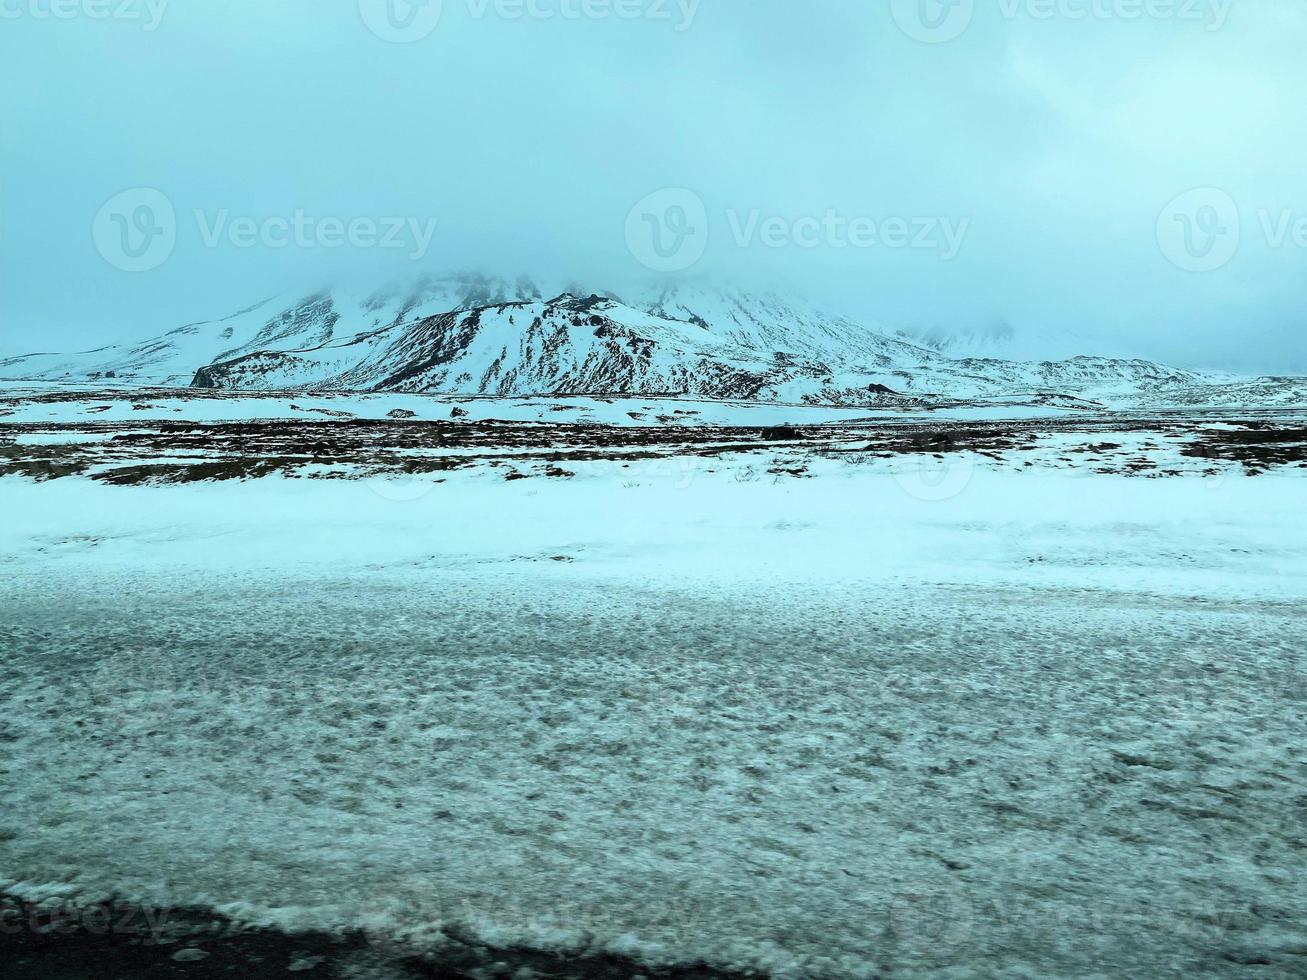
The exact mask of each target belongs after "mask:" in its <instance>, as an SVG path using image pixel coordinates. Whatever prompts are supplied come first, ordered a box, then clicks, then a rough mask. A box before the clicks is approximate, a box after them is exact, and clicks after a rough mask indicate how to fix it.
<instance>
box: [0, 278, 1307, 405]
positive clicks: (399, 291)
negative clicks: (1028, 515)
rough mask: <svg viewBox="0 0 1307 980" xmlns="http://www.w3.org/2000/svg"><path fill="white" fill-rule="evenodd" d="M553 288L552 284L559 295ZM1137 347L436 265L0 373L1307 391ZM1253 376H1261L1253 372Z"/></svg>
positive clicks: (629, 390) (676, 387)
mask: <svg viewBox="0 0 1307 980" xmlns="http://www.w3.org/2000/svg"><path fill="white" fill-rule="evenodd" d="M546 297H551V298H546ZM1272 380H1273V379H1233V378H1225V377H1220V376H1216V375H1204V374H1200V373H1198V372H1193V371H1187V370H1181V369H1176V368H1170V367H1167V366H1165V365H1162V364H1157V363H1155V362H1152V361H1147V360H1143V359H1140V358H1120V357H1105V356H1101V355H1080V356H1076V357H1070V358H1067V359H1065V360H1058V361H1017V360H1005V359H1002V358H996V357H987V356H964V357H953V356H949V355H948V354H947V353H945V352H943V351H940V350H937V349H933V348H932V347H930V346H927V345H925V344H921V343H915V342H913V341H912V340H911V339H909V338H907V337H904V336H902V335H899V336H890V335H887V334H885V333H882V332H879V331H877V330H873V329H871V328H868V327H865V326H862V325H860V324H857V323H854V322H853V321H851V320H847V319H845V318H843V317H840V316H837V315H834V314H831V313H828V312H825V311H823V310H821V309H819V308H817V307H814V306H811V305H809V304H807V303H806V302H805V301H802V300H798V299H796V298H793V297H787V296H781V295H780V294H778V293H775V292H768V291H764V292H750V291H745V290H741V289H736V288H730V287H721V286H712V285H704V284H695V283H689V284H685V283H682V284H655V285H652V286H646V287H642V288H639V289H636V290H633V291H626V292H624V293H622V292H613V291H598V290H593V289H587V288H584V287H581V286H579V285H578V284H575V283H571V284H568V285H567V286H566V287H564V288H563V289H562V290H561V291H560V292H557V293H553V292H552V291H550V290H544V289H542V288H541V287H540V286H539V285H538V284H537V283H536V282H535V281H533V280H531V279H529V278H527V277H517V278H516V279H514V280H509V279H505V278H500V277H494V276H486V275H446V276H424V277H421V278H419V279H416V280H411V281H403V282H397V283H389V284H386V285H385V286H382V287H380V288H372V289H365V290H362V291H351V290H346V289H343V288H334V289H324V290H318V291H314V292H310V293H308V294H306V295H298V296H296V297H295V298H289V297H271V298H269V299H265V300H263V301H261V302H259V303H255V304H253V305H251V306H247V307H245V308H244V309H242V310H239V311H237V312H236V313H233V314H230V315H228V316H226V317H223V318H221V319H217V320H211V321H201V322H195V323H189V324H186V325H184V326H181V327H177V328H175V329H173V330H170V331H168V332H166V333H164V334H162V335H159V336H157V337H154V338H149V339H147V340H144V341H141V342H139V343H136V344H113V345H107V346H104V347H100V348H97V349H96V350H93V351H87V352H83V353H79V354H53V353H41V354H29V355H25V356H22V357H14V358H8V359H5V360H0V381H3V382H9V383H15V382H37V383H43V384H70V385H76V384H90V383H104V382H106V381H113V382H115V383H122V384H131V385H143V386H144V385H149V386H164V387H198V388H222V389H228V390H250V391H269V390H292V391H294V390H322V391H360V392H385V391H395V392H429V393H437V394H450V395H547V394H558V393H562V392H567V393H569V394H636V395H650V396H652V395H655V394H677V395H686V396H691V397H701V398H739V399H751V400H760V401H777V402H795V403H808V404H829V405H842V404H869V405H885V404H891V403H897V404H901V405H904V406H912V405H930V404H934V403H938V402H939V401H941V400H949V399H953V400H957V399H973V398H992V397H996V396H1024V397H1029V398H1066V399H1071V400H1079V401H1089V402H1095V403H1098V404H1101V405H1134V404H1150V403H1151V404H1161V403H1169V402H1174V403H1175V404H1195V403H1198V402H1201V401H1203V399H1204V398H1208V399H1215V401H1216V402H1217V403H1221V402H1222V401H1223V400H1225V401H1226V403H1233V402H1230V401H1228V399H1226V397H1225V396H1223V395H1221V394H1220V390H1222V389H1230V390H1243V391H1245V392H1251V391H1257V392H1258V393H1259V397H1280V396H1277V395H1276V393H1275V391H1271V390H1270V389H1275V390H1276V391H1279V390H1280V389H1284V391H1283V392H1282V396H1283V397H1287V398H1289V399H1290V400H1292V399H1301V400H1303V401H1307V387H1305V386H1304V383H1303V379H1288V380H1281V381H1280V382H1279V383H1278V384H1275V385H1273V384H1271V383H1270V382H1271V381H1272ZM1249 386H1251V387H1249Z"/></svg>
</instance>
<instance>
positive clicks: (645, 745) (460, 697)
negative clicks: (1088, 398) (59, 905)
mask: <svg viewBox="0 0 1307 980" xmlns="http://www.w3.org/2000/svg"><path fill="white" fill-rule="evenodd" d="M830 466H831V467H832V470H831V471H830V472H821V473H818V474H817V478H815V479H806V480H796V479H776V480H774V479H773V478H772V477H771V476H766V475H764V476H761V477H759V476H758V475H757V474H756V473H755V472H754V471H753V470H752V469H751V468H744V469H739V468H737V469H734V470H732V469H730V468H726V469H721V470H718V471H717V472H712V473H706V474H705V473H700V474H698V475H697V476H696V477H695V478H693V479H689V478H687V477H686V475H685V474H683V473H677V472H671V471H669V472H667V473H665V474H652V475H648V474H646V475H643V476H641V475H634V476H623V475H620V474H618V473H616V472H614V473H609V474H599V475H594V476H582V477H578V478H577V479H574V480H543V479H540V480H520V481H514V482H506V481H504V480H503V479H502V476H498V475H495V474H492V473H488V472H484V471H475V472H474V471H469V472H466V473H462V472H460V473H453V474H451V475H450V478H449V479H448V480H447V481H446V482H444V483H441V484H439V485H436V484H434V483H432V484H429V485H425V484H422V483H421V482H420V481H418V482H416V483H414V482H410V483H406V484H401V485H391V484H385V483H382V484H378V483H376V482H375V481H365V480H359V481H316V480H284V479H281V478H265V479H259V480H252V481H248V482H228V483H216V484H215V483H196V484H188V485H177V486H166V487H148V486H134V487H125V488H124V487H112V486H105V485H101V484H96V483H92V482H90V481H86V480H82V479H72V478H70V479H62V480H55V481H52V482H48V483H41V484H38V483H34V482H30V481H27V480H24V479H18V478H6V479H3V480H0V513H3V514H4V515H5V518H4V520H3V522H0V562H3V568H2V569H0V572H2V573H3V574H2V575H0V583H3V584H0V652H2V655H3V663H2V667H3V669H2V670H0V746H3V755H2V756H0V800H3V804H0V891H8V892H9V893H11V894H16V895H20V896H27V897H29V898H33V899H40V898H43V897H46V898H52V899H58V900H68V901H85V902H91V901H95V900H98V899H101V898H104V897H105V896H108V895H111V894H114V895H117V896H120V897H122V898H126V899H130V900H134V901H140V902H145V903H150V904H153V905H158V906H171V905H187V906H194V905H200V906H208V907H212V908H214V909H217V910H220V911H222V912H224V913H226V914H228V915H231V916H234V917H236V918H238V919H241V920H243V921H248V922H251V923H263V924H268V925H275V926H277V927H280V928H284V929H287V930H309V929H327V930H349V929H364V930H366V935H367V936H368V937H370V940H371V941H372V942H373V945H374V949H373V950H371V953H375V957H374V960H375V961H376V962H381V961H384V960H385V958H386V957H388V956H389V957H392V958H394V959H396V961H397V960H398V958H399V957H400V956H402V955H405V954H407V953H408V952H410V951H413V950H422V949H429V950H436V951H437V952H438V951H439V949H440V948H441V944H442V943H448V942H450V941H451V940H450V939H448V938H447V936H448V935H449V934H455V935H458V936H462V937H465V938H466V937H469V936H471V937H474V938H479V939H480V940H482V941H484V942H486V943H487V944H490V945H492V946H495V947H498V948H505V947H512V946H515V945H528V946H532V947H538V948H547V949H564V950H570V951H573V952H578V951H584V950H589V951H598V950H605V951H610V952H613V953H620V954H623V955H626V956H632V957H634V958H636V959H638V960H641V961H647V962H648V963H650V964H670V963H677V962H687V961H696V960H702V961H706V962H707V963H709V964H713V965H716V966H719V967H722V968H725V969H734V970H741V971H747V970H751V969H752V970H758V971H764V972H767V973H770V974H774V975H776V976H783V977H799V976H804V977H806V976H814V977H815V976H849V977H871V976H875V975H884V976H895V977H916V976H938V975H945V976H958V977H972V976H975V977H990V976H1004V977H1044V976H1065V977H1070V976H1075V977H1084V976H1125V975H1137V976H1200V975H1227V976H1257V977H1290V976H1297V977H1301V976H1303V975H1304V974H1307V917H1305V912H1307V909H1305V908H1304V906H1305V905H1307V885H1305V884H1304V882H1307V710H1305V709H1307V681H1305V680H1304V652H1305V651H1307V603H1304V598H1305V597H1307V559H1305V558H1304V555H1305V554H1307V521H1304V518H1303V514H1304V503H1305V502H1307V479H1304V478H1303V477H1302V476H1293V475H1287V474H1285V475H1281V474H1276V473H1272V474H1268V475H1264V476H1260V477H1255V478H1252V477H1241V476H1237V475H1230V476H1228V477H1226V478H1223V479H1216V480H1206V479H1201V478H1197V477H1193V478H1189V477H1184V478H1170V479H1138V478H1124V477H1112V476H1092V475H1078V474H1075V473H1071V474H1068V473H1066V472H1061V473H1058V474H1056V475H1054V474H1049V473H1044V472H1042V471H1038V470H1031V471H1027V472H1024V473H1021V472H1012V471H1006V472H997V471H991V470H988V469H985V468H983V467H981V468H977V469H975V471H974V472H968V473H967V474H966V479H965V480H959V481H958V482H957V483H956V484H955V485H953V486H952V488H951V490H950V491H949V492H948V493H942V494H939V493H922V492H918V491H919V489H920V488H917V487H913V486H911V485H910V484H905V482H904V481H903V480H901V479H899V478H896V477H894V476H892V475H890V474H889V473H888V472H877V471H872V470H866V469H861V470H860V469H851V468H849V469H846V471H839V470H838V469H837V464H830ZM932 497H940V498H942V499H928V498H932ZM442 930H443V931H442ZM369 962H374V961H369ZM396 969H398V967H396Z"/></svg>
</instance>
